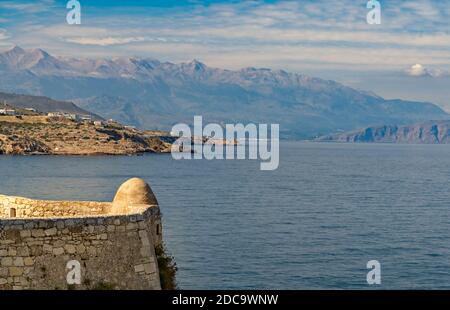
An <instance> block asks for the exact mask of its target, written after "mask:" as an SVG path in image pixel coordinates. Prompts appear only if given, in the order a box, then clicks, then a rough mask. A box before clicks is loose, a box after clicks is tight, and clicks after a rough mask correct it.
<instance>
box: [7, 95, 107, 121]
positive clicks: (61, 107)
mask: <svg viewBox="0 0 450 310" xmlns="http://www.w3.org/2000/svg"><path fill="white" fill-rule="evenodd" d="M2 104H7V105H8V106H12V107H16V108H21V109H27V108H33V109H35V110H36V111H39V112H43V113H48V112H64V113H73V114H79V115H91V116H93V118H94V119H101V118H100V117H99V116H98V115H96V114H94V113H91V112H89V111H86V110H84V109H81V108H80V107H78V106H76V105H75V104H73V103H72V102H65V101H56V100H52V99H50V98H48V97H42V96H29V95H17V94H9V93H2V92H0V107H1V106H2Z"/></svg>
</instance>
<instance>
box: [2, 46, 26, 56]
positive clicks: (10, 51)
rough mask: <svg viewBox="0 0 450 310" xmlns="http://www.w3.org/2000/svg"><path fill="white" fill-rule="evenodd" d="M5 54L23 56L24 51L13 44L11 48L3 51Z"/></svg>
mask: <svg viewBox="0 0 450 310" xmlns="http://www.w3.org/2000/svg"><path fill="white" fill-rule="evenodd" d="M5 53H10V54H11V53H14V54H24V53H25V50H24V49H23V48H21V47H20V46H18V45H16V44H14V45H13V46H12V47H11V48H9V49H8V50H6V51H5Z"/></svg>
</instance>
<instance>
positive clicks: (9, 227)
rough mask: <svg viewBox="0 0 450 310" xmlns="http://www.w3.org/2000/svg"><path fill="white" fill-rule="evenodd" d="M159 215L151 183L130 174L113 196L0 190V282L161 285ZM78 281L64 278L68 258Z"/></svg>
mask: <svg viewBox="0 0 450 310" xmlns="http://www.w3.org/2000/svg"><path fill="white" fill-rule="evenodd" d="M161 243H162V233H161V216H160V210H159V206H158V202H157V200H156V198H155V196H154V195H153V192H152V191H151V189H150V187H149V186H148V185H147V184H146V183H145V182H144V181H143V180H141V179H137V178H134V179H131V180H129V181H127V182H125V183H124V184H123V185H122V186H121V187H120V188H119V190H118V192H117V194H116V197H115V198H114V201H113V202H112V203H107V202H80V201H78V202H73V201H43V200H31V199H27V198H22V197H9V196H3V195H0V289H6V290H9V289H50V290H53V289H101V288H114V289H161V286H160V279H159V271H158V263H157V259H156V255H155V247H156V246H159V245H161ZM72 260H76V261H78V262H79V263H80V266H81V268H80V274H81V284H68V282H67V280H66V277H67V274H68V273H69V271H70V270H69V269H67V263H68V262H69V261H72Z"/></svg>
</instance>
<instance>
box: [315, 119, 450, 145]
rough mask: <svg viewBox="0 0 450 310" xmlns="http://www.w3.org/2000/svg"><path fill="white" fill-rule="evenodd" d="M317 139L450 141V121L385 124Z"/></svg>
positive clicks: (343, 140) (405, 141) (404, 141)
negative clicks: (401, 124) (402, 124)
mask: <svg viewBox="0 0 450 310" xmlns="http://www.w3.org/2000/svg"><path fill="white" fill-rule="evenodd" d="M316 141H330V142H366V143H371V142H372V143H373V142H375V143H411V144H412V143H414V144H439V143H442V144H447V143H450V121H428V122H423V123H417V124H413V125H404V126H398V125H385V126H378V127H368V128H365V129H361V130H357V131H353V132H347V133H339V134H334V135H328V136H324V137H320V138H318V139H316Z"/></svg>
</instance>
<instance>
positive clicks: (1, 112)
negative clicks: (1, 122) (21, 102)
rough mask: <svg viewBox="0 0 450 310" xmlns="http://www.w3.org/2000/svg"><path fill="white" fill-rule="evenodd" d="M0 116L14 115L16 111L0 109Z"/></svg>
mask: <svg viewBox="0 0 450 310" xmlns="http://www.w3.org/2000/svg"><path fill="white" fill-rule="evenodd" d="M0 115H11V116H12V115H16V110H13V109H0Z"/></svg>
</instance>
